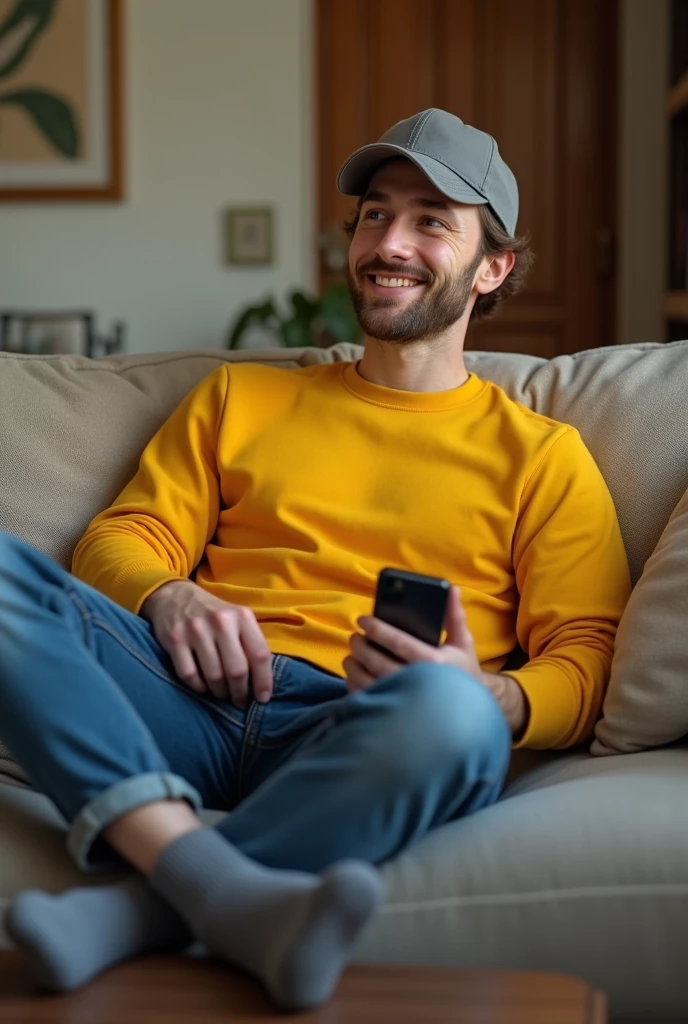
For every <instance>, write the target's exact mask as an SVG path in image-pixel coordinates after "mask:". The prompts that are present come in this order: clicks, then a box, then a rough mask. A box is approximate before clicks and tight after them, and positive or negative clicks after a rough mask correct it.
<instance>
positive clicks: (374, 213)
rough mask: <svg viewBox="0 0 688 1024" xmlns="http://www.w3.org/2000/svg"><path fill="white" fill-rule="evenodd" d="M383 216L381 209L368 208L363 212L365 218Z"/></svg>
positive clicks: (371, 218) (374, 218)
mask: <svg viewBox="0 0 688 1024" xmlns="http://www.w3.org/2000/svg"><path fill="white" fill-rule="evenodd" d="M383 216H384V214H383V212H382V210H368V212H367V213H366V214H365V220H377V219H378V218H382V217H383Z"/></svg>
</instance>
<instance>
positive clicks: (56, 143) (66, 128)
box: [0, 89, 80, 159]
mask: <svg viewBox="0 0 688 1024" xmlns="http://www.w3.org/2000/svg"><path fill="white" fill-rule="evenodd" d="M0 103H6V104H7V103H15V104H17V106H20V107H23V108H24V110H25V111H26V112H27V114H29V115H30V116H31V117H32V118H33V119H34V121H35V122H36V127H37V128H38V129H39V130H40V131H42V132H43V134H44V135H45V137H46V139H47V140H48V142H49V143H50V144H51V145H52V146H53V147H54V148H55V149H56V150H57V151H58V153H62V155H63V156H67V157H69V158H70V159H74V157H76V156H78V155H79V147H80V139H79V128H78V126H77V123H76V120H75V119H74V114H73V113H72V108H71V106H70V105H69V103H66V102H65V101H64V100H62V99H60V97H59V96H56V95H55V94H54V93H52V92H44V91H43V89H15V91H14V92H6V93H3V95H2V96H0Z"/></svg>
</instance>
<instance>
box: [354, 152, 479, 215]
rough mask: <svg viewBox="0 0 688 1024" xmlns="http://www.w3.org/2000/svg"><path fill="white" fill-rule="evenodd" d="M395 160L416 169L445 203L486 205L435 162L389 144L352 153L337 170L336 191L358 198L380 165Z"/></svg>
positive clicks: (471, 190)
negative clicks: (400, 157) (402, 161)
mask: <svg viewBox="0 0 688 1024" xmlns="http://www.w3.org/2000/svg"><path fill="white" fill-rule="evenodd" d="M395 156H403V157H404V158H405V159H406V160H410V161H411V163H413V164H415V165H416V167H419V168H420V170H421V171H422V172H423V174H425V176H426V177H427V178H428V179H429V180H430V181H431V182H432V184H433V185H434V186H435V187H436V188H438V189H439V190H440V192H442V194H443V195H445V196H447V198H448V199H455V200H456V201H457V202H459V203H472V204H474V205H477V204H484V203H487V202H488V200H487V199H486V198H485V196H483V195H481V194H480V192H477V191H476V189H474V188H473V187H472V186H471V185H469V184H468V182H467V181H464V179H463V178H461V177H460V176H459V175H458V174H455V173H454V172H453V171H451V170H450V169H449V168H448V167H446V166H445V165H444V164H442V163H440V161H439V160H435V159H434V158H433V157H431V156H425V155H424V154H422V153H410V152H409V151H408V149H406V148H405V147H404V146H395V145H393V144H392V143H389V142H373V143H371V144H370V145H369V146H363V147H362V148H361V149H357V150H356V152H355V153H352V154H351V156H350V157H349V159H348V160H346V161H345V162H344V163H343V164H342V166H341V168H340V169H339V174H338V175H337V188H338V189H339V191H340V192H342V193H343V194H344V195H345V196H362V195H363V193H364V192H365V191H366V189H367V188H368V184H369V182H370V179H371V178H372V176H373V174H374V173H375V171H376V170H377V168H378V167H379V166H380V164H382V163H384V162H385V160H390V159H392V157H395Z"/></svg>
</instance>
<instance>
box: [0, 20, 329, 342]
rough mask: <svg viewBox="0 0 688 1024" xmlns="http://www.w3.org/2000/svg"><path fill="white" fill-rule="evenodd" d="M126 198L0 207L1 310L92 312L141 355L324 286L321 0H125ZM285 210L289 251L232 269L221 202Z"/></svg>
mask: <svg viewBox="0 0 688 1024" xmlns="http://www.w3.org/2000/svg"><path fill="white" fill-rule="evenodd" d="M125 16H126V18H125V26H126V34H125V43H126V73H125V81H126V91H127V95H126V143H127V180H128V184H127V199H126V201H125V202H124V203H97V204H96V203H78V204H74V203H72V204H67V203H64V204H56V203H50V204H46V203H35V204H26V203H12V204H9V203H0V308H3V307H12V308H17V307H26V306H28V307H32V308H51V309H52V308H65V307H75V306H76V307H82V308H92V309H94V310H95V311H96V312H97V313H98V317H99V325H100V326H101V327H102V328H107V327H109V325H110V322H111V321H112V320H113V319H115V318H123V319H124V320H126V322H127V324H128V328H129V336H128V346H127V347H128V351H130V352H150V351H159V350H164V349H180V348H186V347H211V348H216V347H220V346H222V345H223V343H224V336H225V333H226V329H227V326H228V323H229V321H230V319H231V318H232V316H233V314H234V313H235V312H236V311H237V310H238V309H239V308H240V307H241V306H242V305H244V304H245V303H246V302H247V301H253V300H255V299H257V298H261V297H263V296H266V295H268V294H271V293H276V294H278V295H282V294H284V292H285V291H286V289H288V288H289V287H290V286H293V285H300V286H305V287H311V286H312V283H313V280H314V265H313V258H312V248H313V247H312V242H311V240H312V237H313V222H312V217H313V212H314V205H315V204H314V202H313V196H312V191H313V184H314V181H313V179H314V174H313V167H312V163H313V158H312V146H313V139H312V134H313V115H312V65H313V45H312V29H311V22H312V10H311V0H250V2H246V0H127V2H126V6H125ZM252 204H253V205H264V204H271V205H273V206H274V207H275V211H276V216H277V225H276V228H277V231H276V234H277V240H276V241H277V250H276V261H275V263H274V265H273V266H271V267H267V268H262V269H259V268H249V269H245V268H236V267H227V266H224V265H223V264H222V230H221V229H222V216H221V214H222V211H223V210H224V209H225V208H226V207H227V206H230V205H252Z"/></svg>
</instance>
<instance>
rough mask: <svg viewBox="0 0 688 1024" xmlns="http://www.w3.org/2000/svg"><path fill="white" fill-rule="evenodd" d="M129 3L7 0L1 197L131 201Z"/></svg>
mask: <svg viewBox="0 0 688 1024" xmlns="http://www.w3.org/2000/svg"><path fill="white" fill-rule="evenodd" d="M122 18H123V3H122V0H59V2H58V0H32V2H31V3H30V4H27V3H26V2H25V0H0V202H9V201H11V202H22V201H23V202H34V201H42V200H49V201H55V200H69V201H74V200H76V201H79V200H81V201H88V200H121V199H123V198H124V191H125V186H124V170H123V168H124V153H123V130H124V126H123V96H122V88H123V83H122V67H123V52H122V36H123V25H122Z"/></svg>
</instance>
